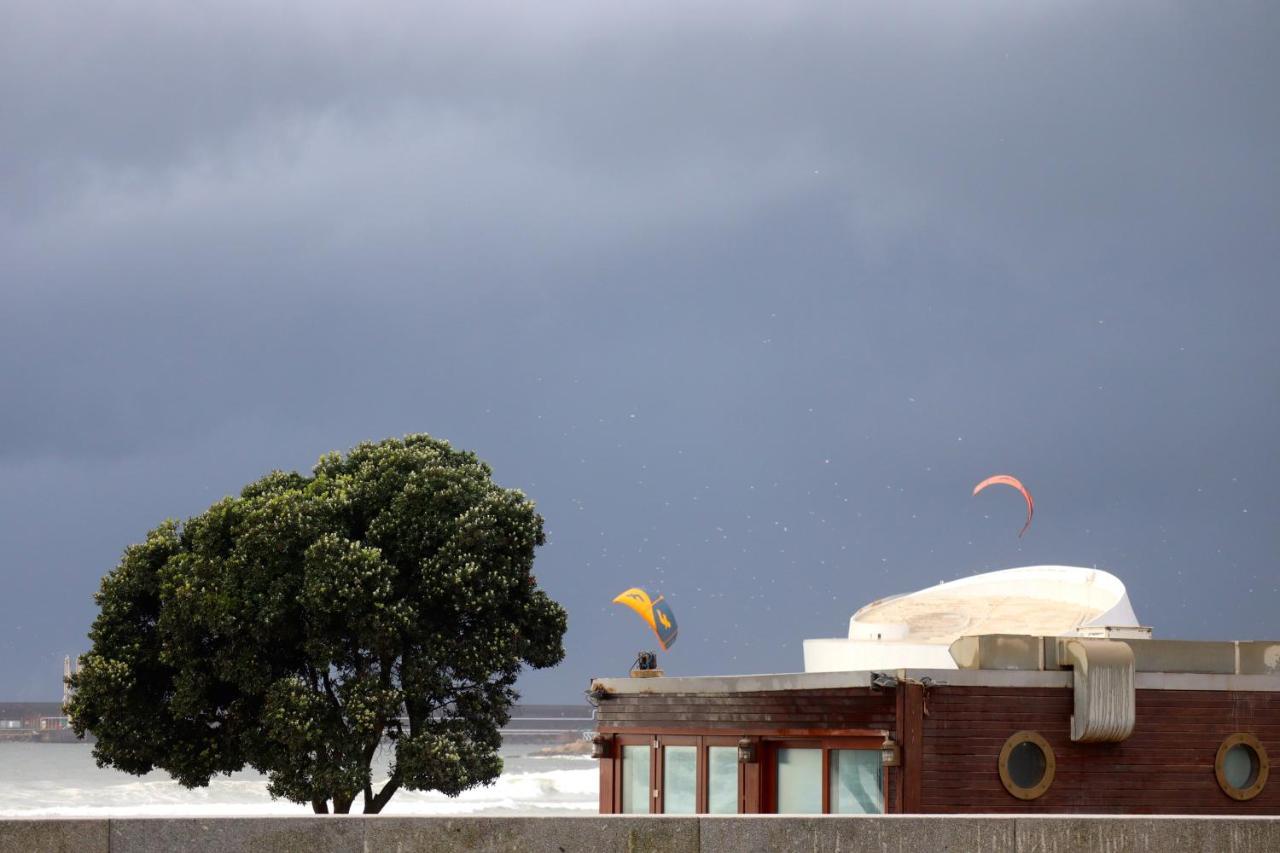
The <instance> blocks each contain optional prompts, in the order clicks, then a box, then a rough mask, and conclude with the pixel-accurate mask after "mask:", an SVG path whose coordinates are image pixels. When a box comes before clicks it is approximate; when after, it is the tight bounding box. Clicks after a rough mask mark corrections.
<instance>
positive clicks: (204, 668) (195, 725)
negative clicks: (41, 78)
mask: <svg viewBox="0 0 1280 853" xmlns="http://www.w3.org/2000/svg"><path fill="white" fill-rule="evenodd" d="M544 541H545V539H544V535H543V532H542V518H541V516H539V515H538V514H537V512H535V511H534V506H533V503H532V502H531V501H530V500H529V499H528V498H526V497H525V496H524V495H523V494H521V493H520V492H518V491H514V490H510V489H503V488H500V487H498V486H497V485H495V484H494V483H493V481H492V479H491V472H490V469H489V467H488V466H487V465H486V464H485V463H483V462H481V461H480V460H479V459H478V458H477V457H476V456H475V455H474V454H472V453H469V452H463V451H458V450H454V449H453V448H452V447H450V446H449V445H448V444H447V443H446V442H443V441H439V440H436V439H433V438H431V437H429V436H426V435H413V436H408V437H406V438H404V439H403V440H396V439H391V440H387V441H383V442H379V443H377V444H361V445H360V446H358V447H356V448H355V449H353V450H352V451H351V452H350V453H349V454H347V455H346V456H345V457H344V456H342V455H341V454H338V453H332V454H328V455H326V456H324V457H322V458H321V459H320V461H319V463H318V464H317V465H316V467H315V471H314V476H312V477H304V476H302V475H300V474H296V473H282V472H278V471H277V472H274V473H271V474H268V475H267V476H266V477H263V478H262V479H261V480H258V481H257V482H255V483H252V484H250V485H249V486H247V487H246V488H245V489H244V491H243V492H241V494H240V496H239V497H237V498H226V499H224V500H221V501H219V502H218V503H216V504H214V505H213V506H211V507H210V508H209V509H208V510H206V511H205V512H204V513H203V514H201V515H198V516H196V517H195V518H192V519H189V520H188V521H187V522H186V523H185V524H182V525H179V524H177V523H176V522H173V521H166V522H165V523H163V524H161V525H160V526H159V527H157V528H156V529H155V530H152V531H151V532H150V533H149V534H148V535H147V539H146V541H145V542H143V543H141V544H138V545H133V546H130V547H129V548H128V549H126V550H125V553H124V556H123V557H122V558H121V560H120V564H119V565H118V566H117V567H116V568H115V570H114V571H112V572H111V573H110V574H109V575H107V576H106V577H105V578H104V579H103V581H102V588H101V590H100V591H99V592H98V594H97V595H96V600H97V603H98V604H99V606H100V607H101V612H100V613H99V615H98V618H97V619H96V620H95V622H94V624H93V628H92V630H91V631H90V634H89V637H90V639H91V640H92V642H93V648H92V650H91V651H90V653H89V654H88V655H86V656H85V658H84V659H83V661H82V667H81V669H80V671H79V673H77V674H76V675H74V676H72V687H73V688H74V691H75V692H74V695H73V698H72V700H71V704H70V706H69V712H70V714H71V717H72V721H73V725H74V726H75V730H76V732H77V734H80V735H82V736H83V734H84V733H85V732H87V731H89V732H93V734H94V735H95V736H96V737H97V739H98V740H97V745H96V746H95V747H94V755H95V757H96V758H97V760H98V763H99V765H103V766H105V765H111V766H114V767H117V768H119V769H121V770H124V771H126V772H129V773H138V774H141V773H146V772H148V771H150V770H152V769H153V768H157V767H158V768H161V769H164V770H166V771H168V772H169V773H170V774H171V775H173V776H174V778H176V779H177V780H178V781H179V782H180V783H182V784H183V785H186V786H188V787H196V786H202V785H207V784H208V783H209V780H210V778H212V777H213V776H214V775H215V774H218V773H229V772H231V771H234V770H238V769H240V768H242V767H244V766H245V765H250V766H253V767H255V768H257V769H258V770H260V771H262V772H264V773H266V774H267V776H268V779H269V790H270V792H271V794H272V796H276V797H284V798H286V799H289V800H292V801H294V802H297V803H309V804H311V805H312V806H313V808H315V810H316V811H325V810H327V802H326V801H329V800H332V801H333V807H334V810H335V811H338V812H346V811H348V810H349V809H350V806H351V803H352V801H353V800H354V799H355V797H356V796H358V795H360V794H363V796H364V810H365V811H366V812H376V811H380V810H381V809H382V807H383V806H384V805H385V804H386V802H387V800H389V799H390V797H391V795H392V794H393V793H394V792H395V791H396V790H397V789H398V788H399V787H404V788H407V789H411V790H438V791H443V792H444V793H446V794H450V795H456V794H458V793H460V792H461V791H464V790H466V789H468V788H471V787H474V786H476V785H482V784H487V783H489V782H491V781H493V779H495V778H496V777H497V775H498V774H499V773H500V772H501V770H502V762H501V759H500V758H499V757H498V755H497V749H498V746H499V744H500V735H499V728H500V727H501V726H502V725H504V724H505V723H506V722H507V719H508V716H509V708H510V706H511V704H512V703H513V702H514V701H515V699H516V693H515V690H514V684H515V681H516V677H517V675H518V674H519V672H520V669H521V667H522V666H523V665H529V666H533V667H539V668H541V667H548V666H554V665H555V664H557V663H559V661H560V659H561V658H562V657H563V656H564V649H563V646H562V639H563V636H564V631H565V612H564V610H563V609H562V608H561V607H560V605H558V604H556V603H555V602H554V601H552V600H551V599H550V598H549V597H548V596H547V595H546V593H544V592H543V591H542V590H540V589H539V588H538V586H537V584H536V582H535V580H534V577H533V575H532V574H531V571H532V568H533V559H534V549H535V548H536V547H537V546H539V545H541V544H543V542H544ZM384 739H387V740H388V741H389V742H390V745H391V746H392V747H393V748H394V759H393V764H392V773H391V777H390V779H389V780H388V781H387V783H386V784H385V785H384V786H383V788H382V789H381V790H380V791H376V792H375V790H374V789H373V782H374V779H373V778H372V772H371V766H370V765H371V762H372V761H373V758H374V755H375V752H376V751H377V749H378V746H379V744H380V743H382V742H383V740H384Z"/></svg>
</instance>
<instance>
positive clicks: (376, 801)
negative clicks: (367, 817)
mask: <svg viewBox="0 0 1280 853" xmlns="http://www.w3.org/2000/svg"><path fill="white" fill-rule="evenodd" d="M399 787H400V774H398V773H397V774H395V775H393V776H392V777H391V778H390V779H388V780H387V784H386V785H385V786H384V787H383V789H382V790H381V791H379V792H378V796H376V797H374V798H373V799H372V800H369V799H368V798H366V799H365V802H364V813H365V814H379V813H381V811H382V808H383V806H385V805H386V804H387V803H388V802H390V801H391V795H392V794H394V793H395V792H396V790H397V789H398V788H399Z"/></svg>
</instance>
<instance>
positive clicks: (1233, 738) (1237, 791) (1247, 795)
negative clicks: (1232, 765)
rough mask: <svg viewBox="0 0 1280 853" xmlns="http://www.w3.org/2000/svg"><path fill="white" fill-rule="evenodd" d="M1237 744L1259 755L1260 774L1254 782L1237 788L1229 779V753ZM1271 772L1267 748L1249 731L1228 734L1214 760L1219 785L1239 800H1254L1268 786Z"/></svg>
mask: <svg viewBox="0 0 1280 853" xmlns="http://www.w3.org/2000/svg"><path fill="white" fill-rule="evenodd" d="M1236 746H1247V747H1249V748H1250V749H1252V750H1253V754H1254V755H1256V756H1257V757H1258V775H1257V777H1256V778H1255V779H1254V780H1253V784H1252V785H1250V786H1249V787H1247V788H1237V787H1236V786H1235V785H1232V784H1231V783H1230V782H1228V781H1227V771H1226V761H1227V753H1228V752H1230V751H1231V749H1232V748H1233V747H1236ZM1270 772H1271V761H1270V760H1269V759H1268V758H1267V750H1266V748H1265V747H1264V746H1263V745H1262V743H1261V742H1260V741H1259V740H1258V739H1257V738H1256V737H1254V736H1253V735H1251V734H1249V733H1248V732H1236V733H1235V734H1233V735H1228V736H1227V738H1226V739H1225V740H1224V741H1223V742H1222V744H1221V745H1220V746H1219V747H1218V755H1217V757H1216V758H1215V759H1214V760H1213V775H1215V776H1217V777H1218V787H1219V788H1221V789H1222V792H1223V793H1224V794H1226V795H1227V796H1228V797H1230V798H1231V799H1233V800H1236V801H1238V802H1244V801H1245V800H1252V799H1253V798H1254V797H1256V796H1258V795H1259V794H1261V793H1262V789H1263V788H1264V787H1266V784H1267V776H1268V775H1269V774H1270Z"/></svg>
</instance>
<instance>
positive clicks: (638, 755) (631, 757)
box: [622, 744, 649, 814]
mask: <svg viewBox="0 0 1280 853" xmlns="http://www.w3.org/2000/svg"><path fill="white" fill-rule="evenodd" d="M622 812H623V814H648V813H649V745H648V744H642V745H635V746H624V747H623V748H622Z"/></svg>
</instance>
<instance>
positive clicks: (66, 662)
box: [62, 655, 71, 713]
mask: <svg viewBox="0 0 1280 853" xmlns="http://www.w3.org/2000/svg"><path fill="white" fill-rule="evenodd" d="M70 677H71V655H67V656H66V657H64V658H63V659H62V707H63V709H64V711H63V713H66V711H65V708H66V707H67V703H68V702H70V701H71V685H69V684H67V679H68V678H70Z"/></svg>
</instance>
